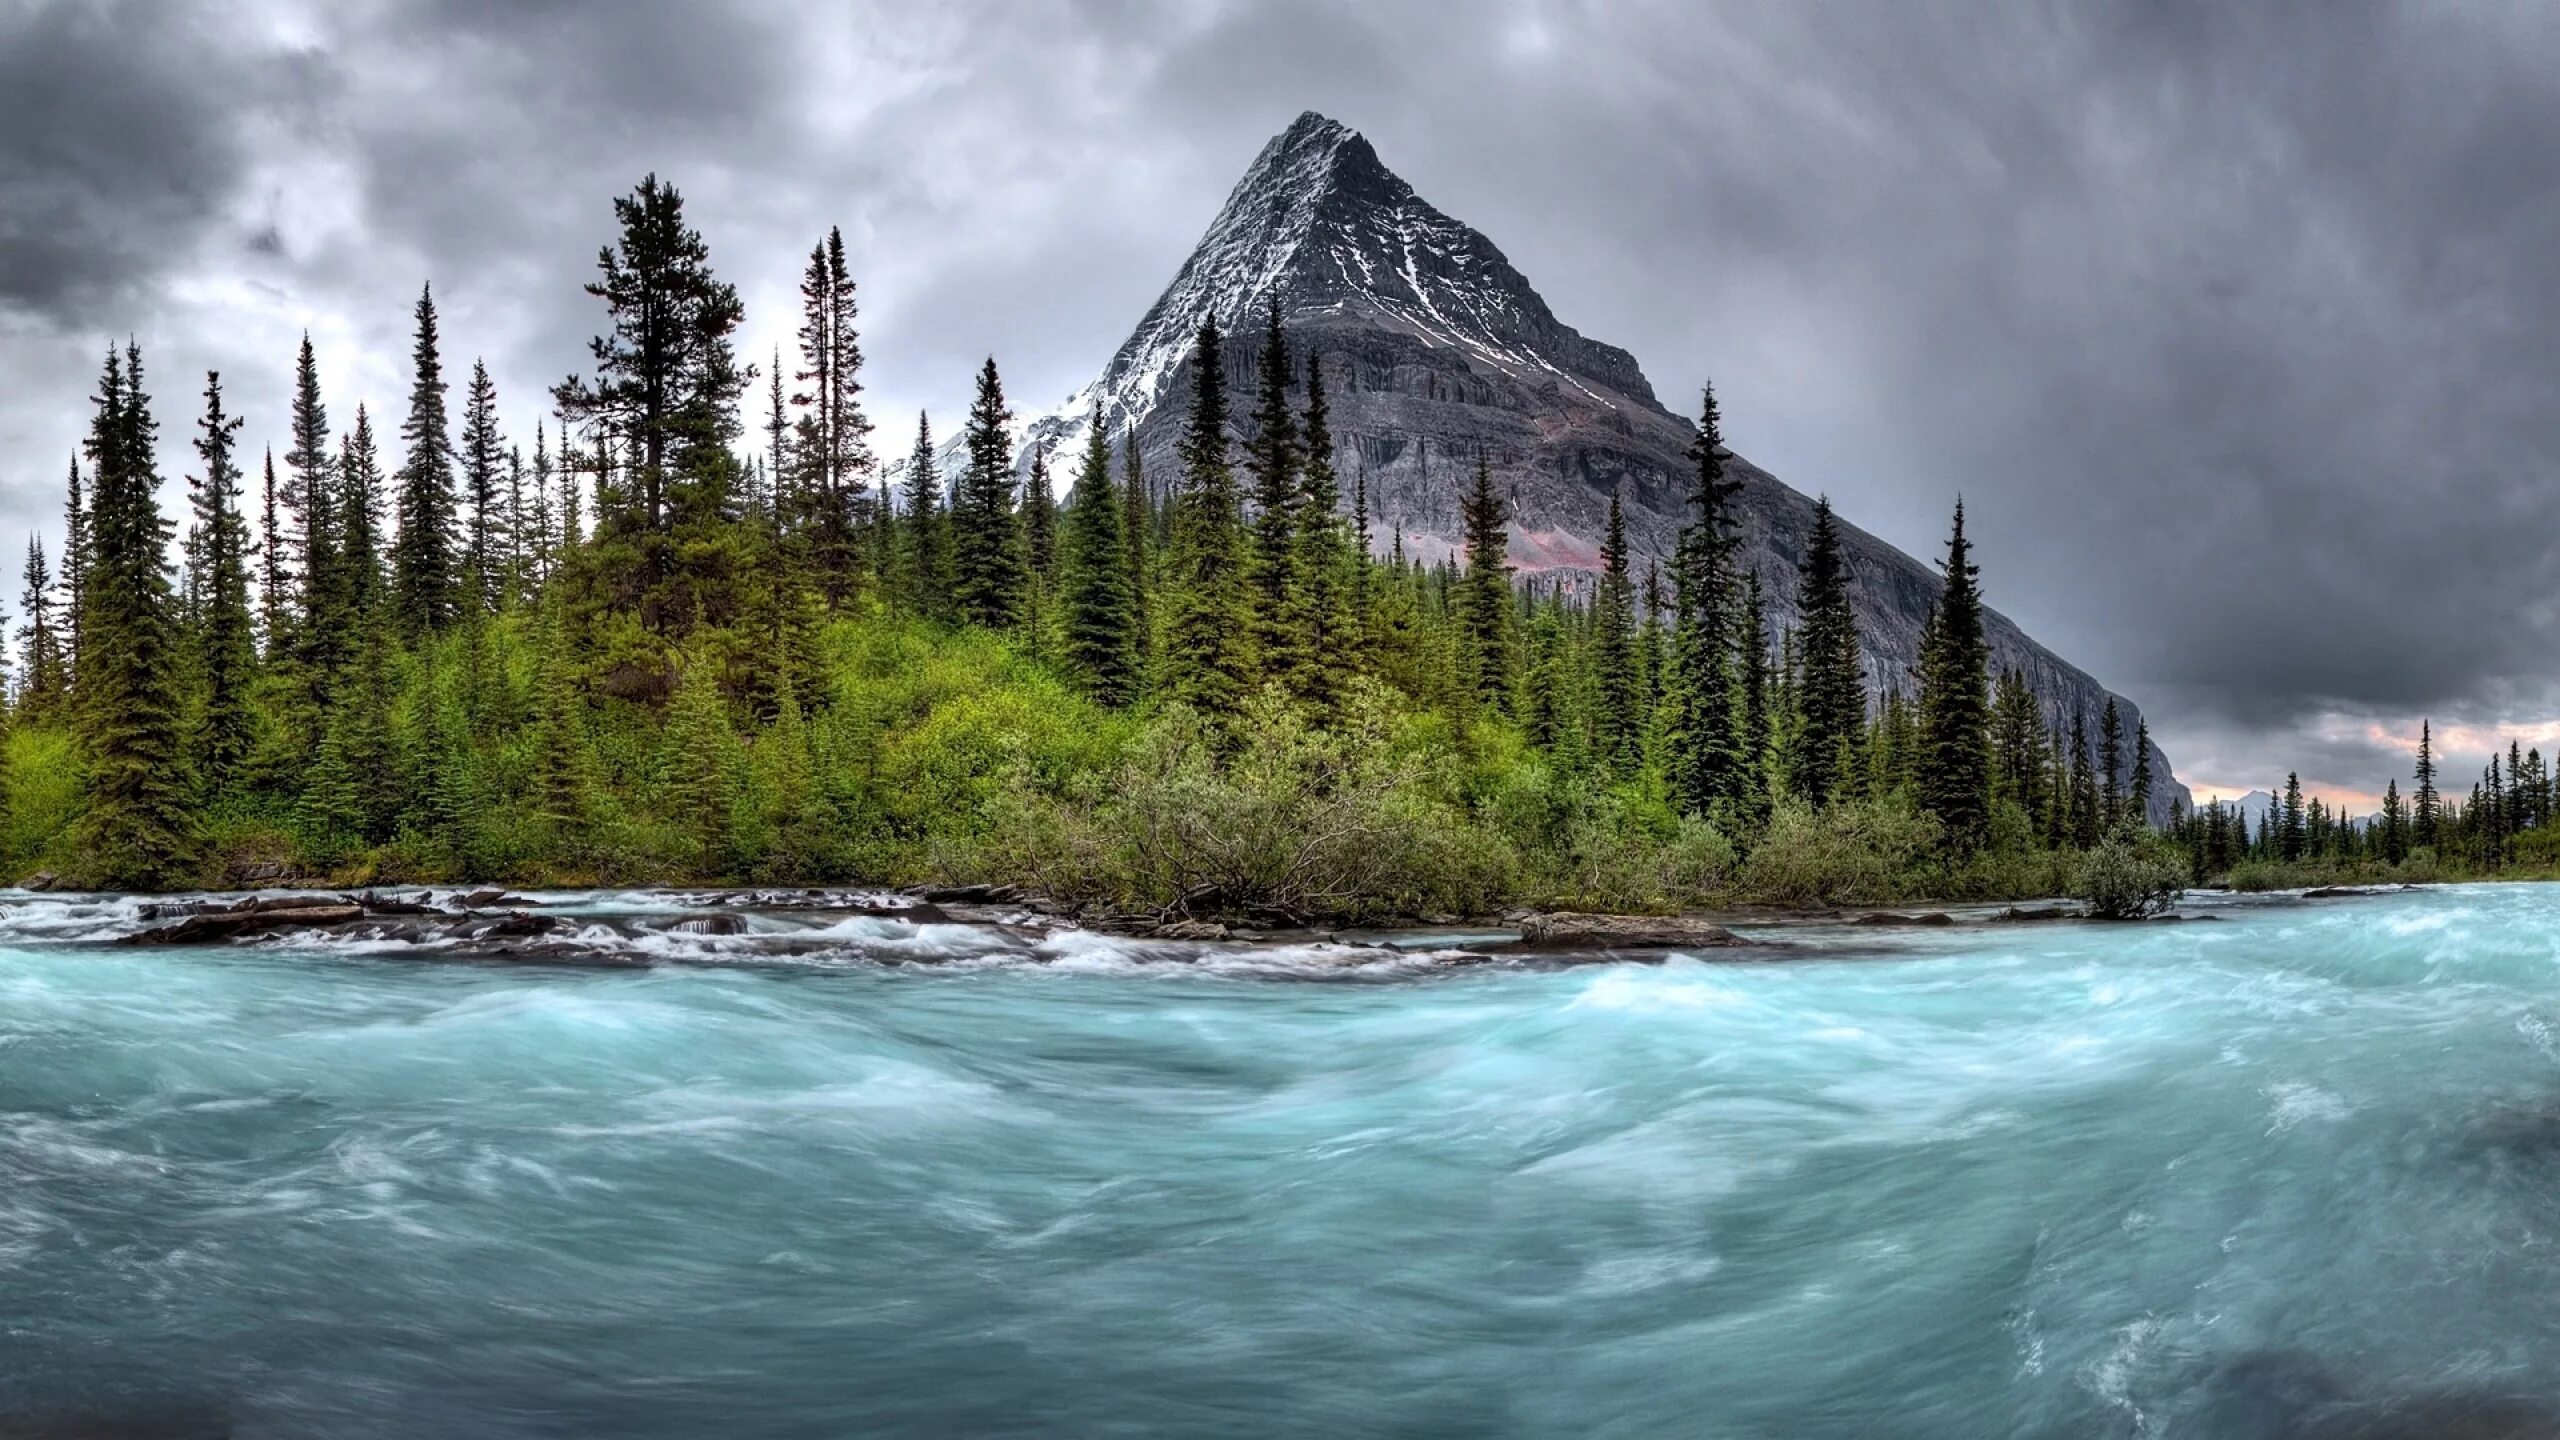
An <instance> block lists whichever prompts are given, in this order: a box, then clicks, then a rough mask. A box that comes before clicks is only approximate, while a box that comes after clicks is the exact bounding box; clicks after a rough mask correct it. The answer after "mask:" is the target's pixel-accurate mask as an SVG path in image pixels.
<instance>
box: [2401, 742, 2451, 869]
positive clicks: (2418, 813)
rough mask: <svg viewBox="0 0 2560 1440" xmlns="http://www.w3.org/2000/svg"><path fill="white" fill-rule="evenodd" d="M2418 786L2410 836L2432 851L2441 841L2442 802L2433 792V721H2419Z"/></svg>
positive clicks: (2434, 765)
mask: <svg viewBox="0 0 2560 1440" xmlns="http://www.w3.org/2000/svg"><path fill="white" fill-rule="evenodd" d="M2417 781H2418V788H2417V791H2416V793H2415V794H2414V796H2413V797H2412V801H2413V803H2412V804H2411V805H2410V808H2409V839H2410V841H2411V842H2412V843H2413V844H2415V845H2417V846H2418V847H2419V848H2421V849H2427V850H2432V849H2434V848H2436V846H2437V845H2439V844H2440V843H2442V841H2443V839H2444V835H2443V822H2444V802H2443V800H2442V799H2441V798H2440V797H2439V796H2438V795H2437V794H2436V749H2435V729H2434V722H2433V721H2428V720H2421V721H2419V722H2418V771H2417Z"/></svg>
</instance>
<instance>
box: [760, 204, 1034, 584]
mask: <svg viewBox="0 0 2560 1440" xmlns="http://www.w3.org/2000/svg"><path fill="white" fill-rule="evenodd" d="M859 313H860V310H859V306H858V305H857V304H856V302H855V295H854V284H853V277H852V275H851V273H850V272H849V271H848V270H847V268H846V265H845V252H844V231H843V230H842V228H840V227H836V226H830V227H828V230H827V238H826V239H824V240H822V241H820V242H818V244H817V245H815V246H814V247H812V248H811V249H810V251H809V264H808V267H807V269H806V270H805V271H804V272H803V273H802V275H801V280H800V368H799V369H798V370H797V371H795V372H793V377H792V378H793V379H794V380H795V381H797V382H798V383H799V384H800V385H801V386H803V387H805V388H803V389H801V390H799V391H797V392H795V393H794V394H793V395H792V401H793V403H795V404H797V405H799V406H801V407H802V413H801V418H800V432H801V442H802V443H801V448H802V451H803V453H804V455H805V457H806V461H805V466H804V468H805V470H806V472H807V474H806V484H805V486H804V487H803V490H802V494H801V508H802V509H803V510H804V511H805V512H806V513H804V514H803V515H802V516H801V517H800V522H799V523H801V524H803V525H804V526H806V528H807V529H808V531H809V534H810V538H811V542H812V549H813V552H814V555H815V560H816V564H817V568H818V576H819V587H820V590H821V592H822V593H823V594H824V595H825V596H826V599H827V603H828V604H829V605H830V606H834V605H841V604H842V603H843V602H844V601H845V599H846V598H847V597H848V596H850V595H851V594H852V593H853V589H854V571H855V569H856V566H857V562H858V557H859V551H858V548H857V546H856V544H855V531H856V528H857V525H858V521H859V515H860V512H861V511H862V509H863V508H864V506H865V503H866V501H865V494H866V491H867V489H868V487H869V477H870V474H871V464H872V461H871V421H870V420H869V419H868V418H867V417H865V416H864V415H863V413H862V402H861V396H862V346H861V339H860V336H859V335H858V334H857V332H856V330H855V328H854V322H855V321H856V319H857V318H858V317H859ZM988 363H989V365H990V366H992V365H993V364H994V362H993V361H989V362H988ZM1007 478H1008V480H1009V479H1010V478H1011V472H1010V467H1008V470H1007Z"/></svg>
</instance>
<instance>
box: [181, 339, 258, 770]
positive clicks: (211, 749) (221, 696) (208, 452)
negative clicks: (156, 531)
mask: <svg viewBox="0 0 2560 1440" xmlns="http://www.w3.org/2000/svg"><path fill="white" fill-rule="evenodd" d="M240 424H241V422H240V417H238V416H236V415H228V414H225V413H224V412H223V408H222V377H221V376H220V375H218V374H215V373H213V372H211V371H207V372H206V373H205V377H204V418H203V419H202V420H200V421H198V422H197V425H196V441H195V450H196V459H197V463H198V464H199V465H200V466H201V467H202V471H203V473H201V474H199V475H194V476H191V477H189V482H188V488H189V489H190V490H191V491H192V492H193V505H194V510H195V524H196V529H197V531H198V533H199V534H200V535H201V536H202V537H203V543H202V550H201V564H202V566H203V572H204V573H203V574H202V576H201V577H200V579H199V585H200V587H201V590H202V594H203V601H204V603H203V609H202V612H201V614H200V615H199V617H198V621H197V626H196V632H195V641H196V676H197V682H198V684H200V685H201V686H202V687H203V688H202V692H201V699H200V702H199V706H198V709H197V712H196V716H195V737H194V739H195V745H194V749H195V758H196V766H197V771H198V776H199V778H200V779H201V780H202V782H203V784H204V787H205V790H206V792H207V793H208V794H210V795H216V796H218V795H221V794H223V793H225V792H226V791H228V790H229V789H230V788H231V786H232V784H233V782H234V781H235V780H236V779H237V778H238V777H239V773H240V767H241V766H242V764H243V763H244V762H246V760H247V759H248V756H249V747H250V741H251V739H252V731H253V726H254V721H253V718H252V715H251V711H250V708H249V686H250V683H251V681H252V680H253V679H254V678H255V672H256V669H257V664H258V644H257V633H256V625H255V622H254V621H253V620H252V618H251V616H250V613H249V554H248V552H249V526H248V520H247V517H245V516H243V515H242V514H241V513H240V467H239V465H238V464H236V463H235V462H234V461H233V460H232V458H231V457H232V450H233V447H234V446H236V445H237V444H238V443H239V434H240Z"/></svg>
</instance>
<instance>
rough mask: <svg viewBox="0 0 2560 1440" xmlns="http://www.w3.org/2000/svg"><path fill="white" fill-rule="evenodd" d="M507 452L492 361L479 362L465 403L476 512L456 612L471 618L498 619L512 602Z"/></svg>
mask: <svg viewBox="0 0 2560 1440" xmlns="http://www.w3.org/2000/svg"><path fill="white" fill-rule="evenodd" d="M506 448H507V442H506V438H505V437H504V436H503V435H501V434H499V433H498V387H497V386H496V385H495V384H493V383H491V382H490V379H489V367H488V365H487V363H485V362H483V361H479V360H474V361H472V362H471V388H470V390H469V391H468V393H467V394H466V395H465V397H464V399H463V405H462V449H461V457H462V494H463V499H464V500H465V502H466V503H467V504H468V505H469V507H470V512H471V513H470V518H469V520H468V521H467V522H466V525H467V528H466V529H465V531H464V538H463V546H462V583H461V586H460V588H459V591H458V597H457V604H456V607H455V608H456V609H457V611H458V612H459V613H462V614H465V615H471V616H480V615H494V614H496V613H497V612H498V611H499V610H500V609H502V608H503V607H504V605H505V602H506V598H507V587H508V582H509V579H510V575H511V569H512V567H511V566H510V565H509V563H508V557H509V554H510V551H511V549H512V547H513V545H514V536H515V529H516V515H515V510H514V507H513V506H512V505H510V504H509V503H508V500H509V488H510V487H507V486H503V485H501V483H500V479H501V471H502V470H503V468H504V467H505V464H506Z"/></svg>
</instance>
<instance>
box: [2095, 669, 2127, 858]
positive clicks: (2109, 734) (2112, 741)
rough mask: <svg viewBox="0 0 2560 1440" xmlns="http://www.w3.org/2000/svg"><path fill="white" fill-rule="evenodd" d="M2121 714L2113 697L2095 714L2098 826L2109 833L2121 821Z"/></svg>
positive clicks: (2122, 766)
mask: <svg viewBox="0 0 2560 1440" xmlns="http://www.w3.org/2000/svg"><path fill="white" fill-rule="evenodd" d="M2123 787H2124V715H2123V714H2122V712H2120V711H2118V710H2117V709H2116V697H2114V696H2113V695H2110V696H2108V697H2107V703H2106V707H2105V708H2104V709H2102V710H2100V711H2099V712H2098V825H2099V828H2100V829H2103V830H2109V831H2112V830H2114V829H2115V828H2116V826H2117V824H2118V823H2120V822H2121V821H2122V820H2123V818H2124V788H2123Z"/></svg>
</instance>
